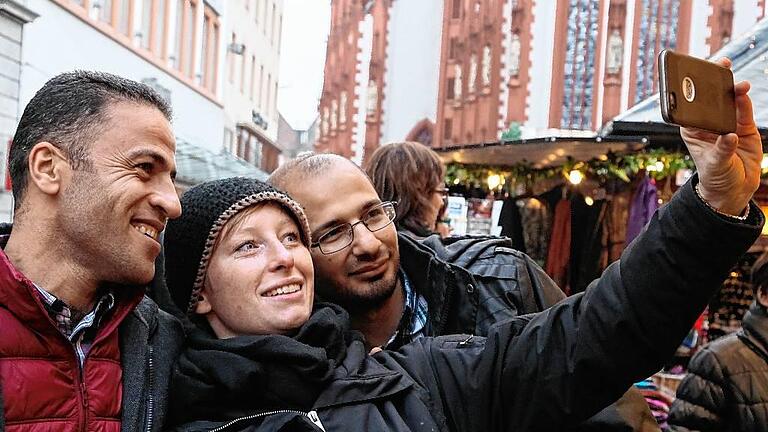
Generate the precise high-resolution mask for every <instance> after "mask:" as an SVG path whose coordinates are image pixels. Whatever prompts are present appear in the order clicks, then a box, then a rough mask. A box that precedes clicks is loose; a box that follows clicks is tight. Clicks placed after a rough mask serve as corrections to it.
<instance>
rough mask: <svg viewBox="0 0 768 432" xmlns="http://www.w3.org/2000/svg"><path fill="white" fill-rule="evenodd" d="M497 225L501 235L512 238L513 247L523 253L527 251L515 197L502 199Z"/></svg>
mask: <svg viewBox="0 0 768 432" xmlns="http://www.w3.org/2000/svg"><path fill="white" fill-rule="evenodd" d="M499 226H500V227H501V235H502V236H504V237H509V238H510V239H511V240H512V247H513V248H515V249H517V250H519V251H520V252H523V253H526V252H527V251H526V248H525V239H524V237H523V220H522V216H521V215H520V208H519V207H518V206H517V198H516V197H508V198H507V199H505V200H504V204H503V205H502V206H501V213H500V214H499Z"/></svg>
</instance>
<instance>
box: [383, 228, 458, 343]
mask: <svg viewBox="0 0 768 432" xmlns="http://www.w3.org/2000/svg"><path fill="white" fill-rule="evenodd" d="M397 237H398V246H399V249H400V269H401V270H402V271H403V272H405V274H406V275H407V276H408V280H409V281H410V282H411V286H412V287H413V290H414V291H415V292H417V293H419V294H421V295H422V296H424V298H425V299H426V300H427V305H428V307H429V321H430V322H429V323H428V328H429V329H430V331H429V335H435V334H442V331H443V326H444V325H445V322H444V321H445V315H446V311H447V309H448V308H449V307H450V301H451V299H450V298H448V297H450V296H452V294H453V293H452V292H449V291H455V287H456V274H455V272H456V270H455V269H454V268H453V266H451V265H450V264H448V263H446V262H445V261H443V260H441V259H440V258H438V256H437V255H436V254H435V251H433V250H432V249H430V248H429V247H427V246H425V245H423V244H422V243H421V242H420V241H418V240H415V239H413V238H411V237H409V236H408V235H406V234H401V233H398V235H397ZM433 237H434V236H433ZM430 238H431V237H430Z"/></svg>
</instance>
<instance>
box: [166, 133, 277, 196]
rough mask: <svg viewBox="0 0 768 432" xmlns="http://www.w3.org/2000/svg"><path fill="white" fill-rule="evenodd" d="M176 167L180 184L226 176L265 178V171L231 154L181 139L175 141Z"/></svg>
mask: <svg viewBox="0 0 768 432" xmlns="http://www.w3.org/2000/svg"><path fill="white" fill-rule="evenodd" d="M176 169H177V175H176V181H177V183H179V184H180V185H182V186H193V185H196V184H198V183H202V182H205V181H209V180H217V179H222V178H227V177H252V178H256V179H259V180H266V179H267V173H265V172H264V171H262V170H260V169H258V168H256V167H255V166H253V165H251V164H250V163H248V162H246V161H244V160H242V159H240V158H238V157H237V156H235V155H233V154H230V153H227V152H223V151H222V152H221V153H218V154H217V153H214V152H212V151H210V150H207V149H204V148H202V147H199V146H197V145H194V144H192V143H189V142H187V141H184V140H181V139H177V141H176Z"/></svg>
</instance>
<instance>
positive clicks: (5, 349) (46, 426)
mask: <svg viewBox="0 0 768 432" xmlns="http://www.w3.org/2000/svg"><path fill="white" fill-rule="evenodd" d="M137 291H138V290H136V289H131V288H125V290H124V291H122V292H121V291H120V290H119V289H118V290H116V291H115V294H116V297H117V303H116V306H115V309H114V310H113V312H112V313H111V314H110V315H109V318H108V319H107V320H106V321H105V322H103V323H102V324H101V326H100V327H99V330H98V334H97V336H96V339H95V340H94V343H93V345H92V347H91V349H90V351H89V352H88V357H86V360H85V363H84V367H83V371H82V374H81V373H80V369H79V367H78V364H77V357H76V355H75V351H74V349H73V348H72V344H71V343H70V342H69V341H68V340H67V339H66V338H65V337H64V336H63V335H62V334H61V333H60V332H59V330H58V329H57V328H56V325H55V324H54V322H53V320H51V318H50V317H49V316H48V313H47V312H46V311H45V308H44V306H43V304H42V302H41V301H40V298H39V296H38V294H37V293H36V292H35V288H34V286H33V285H32V282H30V281H29V279H27V278H26V277H24V275H22V274H21V273H20V272H19V271H18V270H16V269H15V268H14V267H13V265H12V264H11V263H10V261H8V257H7V256H6V255H5V253H3V252H0V329H2V330H0V386H1V387H2V391H3V405H4V411H5V413H4V415H5V429H6V431H7V432H49V431H61V432H69V431H73V432H74V431H83V432H84V431H105V432H118V431H119V430H120V414H121V407H122V374H123V371H122V367H121V365H120V346H119V344H118V331H117V330H118V325H119V324H120V322H121V321H122V320H123V319H124V318H125V317H126V315H128V314H129V313H130V312H131V311H132V310H133V308H134V307H135V306H136V304H138V302H139V301H140V300H141V297H142V294H143V293H141V292H137ZM0 414H2V413H0Z"/></svg>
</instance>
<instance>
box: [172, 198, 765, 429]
mask: <svg viewBox="0 0 768 432" xmlns="http://www.w3.org/2000/svg"><path fill="white" fill-rule="evenodd" d="M751 212H752V213H751V214H752V216H751V217H750V220H749V221H747V222H744V223H740V222H736V221H732V220H729V219H726V218H724V217H721V216H718V215H717V214H715V213H714V212H713V211H711V210H709V209H708V208H707V207H706V206H705V204H704V203H703V202H702V201H700V200H699V199H698V198H696V196H695V194H694V192H693V190H692V187H691V184H690V183H689V184H687V185H686V186H684V187H683V188H682V191H681V192H679V193H678V195H677V196H676V197H674V198H673V199H672V201H671V202H670V203H669V204H668V205H667V206H665V207H664V208H663V209H661V210H660V211H659V212H658V213H657V214H656V215H655V216H654V219H653V220H652V221H651V223H650V225H649V226H648V229H647V231H646V232H645V233H644V234H643V235H641V236H640V237H638V239H636V240H635V241H634V242H633V243H632V244H631V245H630V246H629V247H628V248H627V250H626V251H625V252H624V254H623V256H622V260H621V261H620V262H619V263H614V264H613V265H611V266H610V267H609V268H608V269H607V270H606V271H605V273H604V274H603V275H602V277H601V278H600V279H599V280H597V281H595V282H593V284H592V285H591V286H590V287H589V288H588V289H587V291H586V292H585V293H583V294H577V295H575V296H572V297H569V298H567V299H565V300H563V301H561V302H560V303H558V304H557V305H555V306H553V307H552V308H549V309H547V310H546V311H544V312H542V313H539V314H535V315H526V316H522V317H518V318H515V319H512V320H509V321H506V322H503V323H501V324H498V325H496V326H493V327H492V328H491V330H490V331H489V333H488V337H487V338H483V337H480V336H443V337H438V338H421V339H419V340H417V341H415V342H413V343H411V344H408V345H406V346H404V347H402V348H401V349H400V350H398V351H396V352H391V351H383V352H380V353H377V354H375V355H373V356H368V355H367V352H366V350H365V347H364V344H363V342H362V340H361V339H360V338H359V337H357V336H355V335H356V333H355V332H349V331H348V330H347V329H348V326H349V321H348V317H347V316H346V313H345V312H343V311H342V310H341V309H337V308H333V307H320V308H318V310H317V311H316V312H315V313H314V314H313V315H312V317H311V318H310V321H309V322H308V323H307V324H306V325H305V326H304V327H303V328H302V329H301V330H300V332H299V334H298V335H297V336H296V337H294V338H289V337H285V336H245V337H236V338H232V339H227V340H217V339H214V337H213V336H211V335H210V334H206V335H205V336H200V335H195V334H193V335H192V336H191V337H190V339H189V342H188V343H189V344H188V346H187V347H186V349H185V351H184V352H183V353H182V355H181V357H180V361H179V363H178V365H177V367H176V368H175V369H174V376H173V380H172V389H171V394H172V395H173V398H172V404H173V405H172V407H171V415H170V417H169V418H170V419H171V422H172V423H171V424H170V425H172V426H176V427H177V429H178V430H189V431H192V430H211V429H213V428H214V427H222V429H219V430H226V431H233V430H249V431H268V430H269V431H296V430H315V431H317V430H322V429H320V427H319V426H316V424H317V425H319V424H322V427H323V429H324V430H326V431H340V430H372V431H373V430H387V431H408V430H439V431H467V432H468V431H484V432H485V431H491V432H493V431H555V430H560V428H561V427H562V426H564V425H569V424H578V423H579V422H581V421H583V420H584V419H586V418H588V417H590V416H592V415H594V414H595V413H596V412H597V411H599V410H600V408H602V407H604V406H606V405H607V404H609V403H611V402H612V401H614V400H616V399H617V398H618V397H619V396H621V394H623V393H624V391H625V390H626V389H627V388H628V387H629V385H630V384H632V383H633V382H635V381H637V380H639V379H641V378H644V377H646V376H649V375H651V374H653V373H654V372H656V371H657V370H658V368H659V367H660V365H661V364H663V362H664V361H665V360H666V359H667V358H668V357H669V356H670V355H671V354H672V353H673V352H674V350H675V349H676V348H677V346H678V344H679V342H680V340H681V339H682V338H683V336H684V335H685V334H686V333H687V332H688V331H689V329H690V327H691V325H692V324H693V323H694V321H695V320H696V318H697V317H698V316H699V314H700V313H701V311H702V310H703V309H704V307H705V305H706V303H707V301H708V299H709V297H710V296H711V295H712V294H713V293H714V292H715V290H717V288H718V287H719V285H720V283H721V282H722V280H723V279H724V277H725V276H726V275H727V273H728V271H729V269H730V268H731V266H732V265H733V264H734V263H735V261H736V260H737V259H738V257H740V256H741V255H742V254H743V253H744V252H745V251H746V250H747V249H748V248H749V246H750V245H751V244H752V243H753V242H754V240H755V239H756V238H757V236H758V235H759V233H760V227H761V226H762V224H763V222H764V221H763V217H762V214H761V212H759V210H758V209H757V207H756V206H754V205H752V208H751ZM712 250H718V252H719V253H717V254H713V253H711V251H712ZM651 269H652V271H650V270H651ZM318 326H319V327H318ZM334 329H335V330H334ZM297 383H301V387H299V385H300V384H297ZM315 420H316V421H315Z"/></svg>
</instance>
